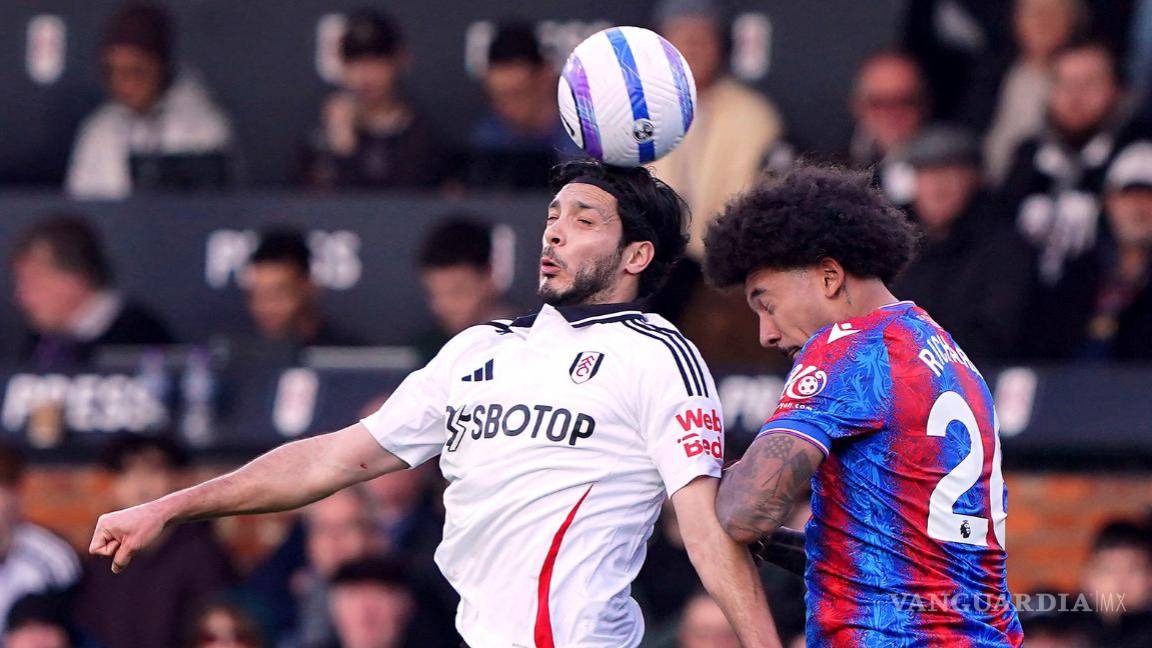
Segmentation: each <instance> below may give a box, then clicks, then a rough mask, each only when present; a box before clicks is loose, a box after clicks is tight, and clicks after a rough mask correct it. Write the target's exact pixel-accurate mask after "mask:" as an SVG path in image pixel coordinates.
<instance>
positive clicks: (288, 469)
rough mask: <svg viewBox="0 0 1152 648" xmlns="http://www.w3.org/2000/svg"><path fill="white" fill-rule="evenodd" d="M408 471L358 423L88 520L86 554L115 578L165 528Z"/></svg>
mask: <svg viewBox="0 0 1152 648" xmlns="http://www.w3.org/2000/svg"><path fill="white" fill-rule="evenodd" d="M407 467H408V465H407V464H405V463H404V462H403V461H401V460H400V459H399V458H397V457H396V456H395V455H393V454H392V453H390V452H388V451H387V450H385V449H384V448H382V447H381V446H380V444H379V443H377V441H376V440H375V439H374V438H372V435H371V434H370V433H369V432H368V429H367V428H365V427H364V425H363V424H360V423H357V424H355V425H352V426H349V427H346V428H344V429H343V430H340V431H338V432H332V433H330V434H323V435H319V436H315V437H310V438H307V439H301V440H299V441H293V442H291V443H286V444H284V445H282V446H280V447H278V448H276V449H274V450H271V451H269V452H267V453H265V454H263V455H261V456H259V457H257V458H256V459H253V460H252V461H251V462H249V463H248V464H246V465H244V466H243V467H241V468H238V469H237V470H234V471H232V472H230V473H228V474H226V475H222V476H220V477H217V478H215V479H212V480H209V481H206V482H204V483H202V484H198V485H196V486H192V487H191V488H186V489H184V490H180V491H177V492H175V493H172V494H170V495H166V496H165V497H161V498H160V499H157V500H154V501H151V502H148V503H145V504H141V505H139V506H134V507H132V508H128V509H124V510H122V511H116V512H113V513H106V514H104V515H101V516H100V519H99V520H97V521H96V530H95V532H94V533H93V534H92V544H91V545H90V546H89V548H88V551H89V552H90V553H92V554H95V555H99V556H110V557H112V571H113V572H120V571H122V570H123V569H124V568H125V567H127V566H128V563H129V562H130V561H131V560H132V556H133V555H134V554H135V553H136V552H137V551H139V550H140V549H141V548H143V547H145V546H147V545H148V544H149V543H151V542H152V541H153V540H155V539H156V537H157V536H158V535H160V532H161V531H163V530H164V528H165V527H168V526H171V525H174V524H179V523H181V522H190V521H193V520H202V519H207V518H215V517H224V516H227V515H239V514H244V513H270V512H273V511H286V510H289V509H294V508H298V507H300V506H304V505H305V504H310V503H312V502H315V501H316V500H319V499H322V498H324V497H327V496H328V495H331V494H332V493H334V492H336V491H338V490H340V489H341V488H344V487H346V486H351V485H352V484H355V483H357V482H361V481H365V480H368V479H372V478H373V477H377V476H379V475H382V474H384V473H388V472H392V471H395V470H400V469H403V468H407Z"/></svg>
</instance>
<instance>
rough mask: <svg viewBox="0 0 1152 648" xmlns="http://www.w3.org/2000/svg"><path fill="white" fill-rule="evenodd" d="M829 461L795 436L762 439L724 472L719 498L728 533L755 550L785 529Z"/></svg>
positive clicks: (776, 434)
mask: <svg viewBox="0 0 1152 648" xmlns="http://www.w3.org/2000/svg"><path fill="white" fill-rule="evenodd" d="M823 460H824V453H823V452H821V451H820V449H819V448H817V447H816V446H815V445H813V444H812V443H809V442H807V441H805V440H803V439H800V438H797V437H795V436H792V435H790V434H785V433H781V432H768V433H766V434H764V435H762V436H761V437H759V438H758V439H756V440H755V441H754V442H752V446H751V447H750V448H748V452H746V453H744V457H743V458H742V459H741V460H740V461H738V462H736V463H735V464H734V465H733V466H732V467H730V468H729V469H728V470H726V471H724V478H723V480H722V481H721V483H720V494H719V496H718V497H717V498H716V512H717V514H718V515H719V517H720V523H721V524H722V525H724V530H725V531H727V532H728V535H730V536H732V538H734V539H735V540H736V541H737V542H742V543H744V544H752V543H754V542H758V541H759V540H760V539H761V538H763V537H764V536H767V535H769V534H771V533H772V532H773V531H775V530H776V529H778V528H780V527H781V526H783V524H784V520H786V519H787V517H788V513H789V512H790V511H791V510H792V505H793V504H795V503H796V500H797V499H799V498H800V497H802V496H803V495H804V493H806V492H807V489H808V483H809V481H810V480H811V479H812V474H813V473H815V472H816V468H817V467H818V466H819V465H820V462H821V461H823Z"/></svg>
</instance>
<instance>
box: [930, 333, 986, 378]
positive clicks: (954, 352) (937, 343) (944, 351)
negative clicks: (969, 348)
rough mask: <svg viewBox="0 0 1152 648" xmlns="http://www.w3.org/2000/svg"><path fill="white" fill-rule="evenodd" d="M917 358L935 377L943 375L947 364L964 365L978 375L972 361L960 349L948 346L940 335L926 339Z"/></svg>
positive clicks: (977, 370) (978, 371) (978, 372)
mask: <svg viewBox="0 0 1152 648" xmlns="http://www.w3.org/2000/svg"><path fill="white" fill-rule="evenodd" d="M918 357H919V358H920V361H921V362H923V363H924V364H926V365H928V368H929V369H931V370H932V373H933V374H935V375H936V376H937V377H940V376H941V375H943V373H944V367H945V365H948V364H960V365H964V366H965V367H968V368H969V369H971V370H972V371H974V372H975V373H976V374H977V375H979V374H980V370H979V369H977V368H976V365H974V364H972V361H971V360H969V359H968V356H967V355H965V354H964V351H963V350H962V349H960V347H957V346H954V345H952V344H949V343H948V341H947V340H945V339H944V336H942V335H933V336H932V337H930V338H928V343H927V345H925V346H924V347H923V348H921V349H920V353H919V354H918Z"/></svg>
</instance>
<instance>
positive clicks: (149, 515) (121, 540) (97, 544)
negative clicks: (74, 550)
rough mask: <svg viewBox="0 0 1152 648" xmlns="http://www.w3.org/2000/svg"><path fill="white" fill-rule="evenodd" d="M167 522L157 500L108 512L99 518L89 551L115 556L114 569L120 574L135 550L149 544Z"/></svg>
mask: <svg viewBox="0 0 1152 648" xmlns="http://www.w3.org/2000/svg"><path fill="white" fill-rule="evenodd" d="M167 523H168V518H167V516H166V515H165V514H164V513H163V511H161V510H160V506H159V503H158V502H148V503H147V504H141V505H139V506H133V507H132V508H128V509H124V510H122V511H115V512H113V513H105V514H104V515H101V516H100V519H98V520H96V531H94V532H93V533H92V544H91V545H90V546H89V547H88V553H91V554H93V555H96V556H110V557H111V558H112V572H113V573H116V574H118V573H120V572H122V571H124V568H125V567H127V566H128V563H129V562H131V561H132V556H134V555H136V552H137V551H139V550H141V549H143V548H144V547H146V546H148V544H149V543H151V542H152V541H153V540H155V539H156V536H158V535H160V532H161V531H163V530H164V526H165V525H166V524H167Z"/></svg>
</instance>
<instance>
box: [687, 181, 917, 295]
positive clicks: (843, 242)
mask: <svg viewBox="0 0 1152 648" xmlns="http://www.w3.org/2000/svg"><path fill="white" fill-rule="evenodd" d="M916 240H917V234H916V230H915V227H914V225H913V224H912V223H911V222H910V221H909V219H908V218H907V216H905V215H904V213H903V212H901V211H900V210H899V209H897V208H896V207H894V206H893V205H892V204H891V203H890V202H888V200H887V199H886V198H885V197H884V196H883V195H882V194H881V193H880V191H879V190H877V189H875V188H873V187H872V186H870V184H869V177H868V175H867V174H866V173H862V172H857V171H849V170H846V169H840V168H835V167H827V166H808V165H802V166H798V167H796V168H795V169H793V170H792V171H791V172H789V173H788V174H787V175H786V176H784V177H783V178H780V179H776V180H772V181H769V182H768V183H766V184H764V185H762V186H759V187H757V188H755V189H752V190H750V191H748V192H747V193H744V194H742V195H740V196H738V197H736V198H735V199H734V200H732V202H730V203H728V205H727V207H726V208H725V209H724V212H723V213H722V214H721V215H720V216H719V217H718V218H717V219H716V220H715V221H713V222H712V223H711V225H710V226H709V227H708V235H707V237H706V238H705V245H706V247H707V257H706V259H705V270H706V272H707V275H708V278H709V280H710V281H711V282H712V284H713V285H715V286H717V287H720V288H727V287H729V286H734V285H737V284H741V283H743V282H744V280H745V279H746V278H747V277H748V275H749V274H751V273H753V272H755V271H757V270H760V269H762V268H769V269H773V270H791V269H798V268H805V267H809V266H813V265H816V264H818V263H819V262H820V261H821V260H822V259H826V258H832V259H835V260H836V261H838V262H839V263H840V265H842V266H843V267H844V270H845V271H846V272H848V273H849V274H852V275H855V276H857V277H876V278H879V279H880V280H881V281H883V282H884V283H886V284H887V283H891V281H892V280H893V279H894V278H895V277H896V276H897V275H898V274H900V271H902V270H903V269H904V267H905V266H907V265H908V262H909V261H911V260H912V254H913V251H914V249H915V247H916Z"/></svg>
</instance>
